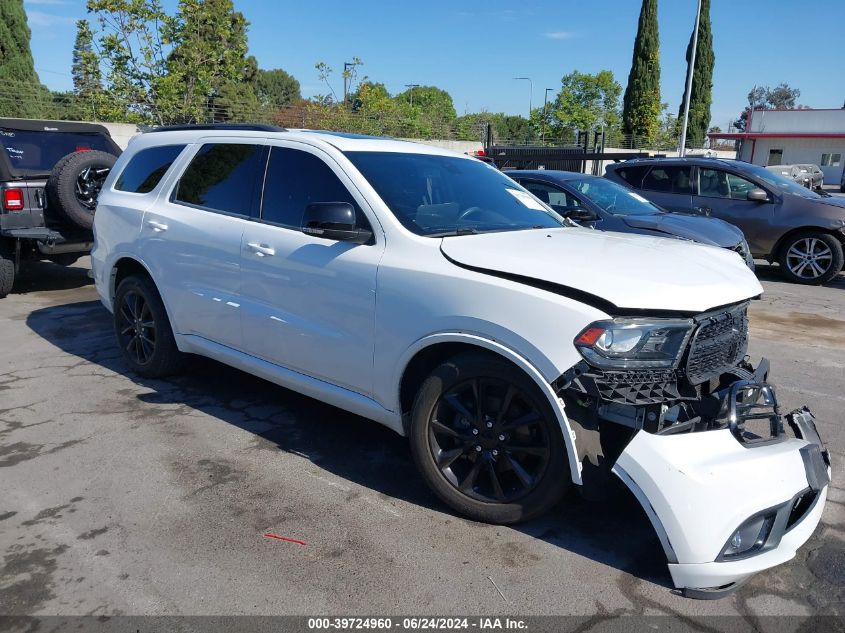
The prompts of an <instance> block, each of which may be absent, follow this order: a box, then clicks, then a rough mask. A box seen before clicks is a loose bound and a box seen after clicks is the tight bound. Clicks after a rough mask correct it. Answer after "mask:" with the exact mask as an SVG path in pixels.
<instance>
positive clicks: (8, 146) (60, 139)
mask: <svg viewBox="0 0 845 633" xmlns="http://www.w3.org/2000/svg"><path fill="white" fill-rule="evenodd" d="M89 149H96V150H100V151H102V152H108V153H109V154H113V153H114V152H115V150H114V147H113V146H112V144H111V143H110V142H109V139H108V138H107V137H105V136H103V135H102V134H77V133H71V132H58V131H49V132H35V131H31V130H15V129H12V128H4V127H0V151H3V152H5V154H6V156H8V158H9V162H10V163H11V164H12V169H22V170H28V171H35V172H39V173H45V174H49V173H50V171H52V169H53V167H54V166H55V165H56V163H57V162H59V160H61V159H62V158H64V157H65V156H67V155H68V154H71V153H73V152H81V151H84V150H89Z"/></svg>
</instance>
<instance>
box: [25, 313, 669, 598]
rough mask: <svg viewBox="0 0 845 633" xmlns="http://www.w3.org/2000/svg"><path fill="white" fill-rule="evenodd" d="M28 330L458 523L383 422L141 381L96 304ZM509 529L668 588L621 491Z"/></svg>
mask: <svg viewBox="0 0 845 633" xmlns="http://www.w3.org/2000/svg"><path fill="white" fill-rule="evenodd" d="M27 325H28V326H29V327H30V328H31V329H32V330H33V331H34V332H35V333H37V334H38V335H39V336H41V337H42V338H44V339H46V340H47V341H49V342H50V343H52V344H53V345H56V346H57V347H59V348H60V349H62V350H63V351H65V352H66V353H68V354H72V355H74V356H77V357H79V358H82V359H85V360H87V361H89V362H92V363H96V364H98V365H101V366H103V367H105V368H107V369H109V370H111V371H114V372H117V373H120V374H123V375H125V376H126V377H127V378H128V379H130V380H132V381H134V382H135V383H136V384H139V385H142V386H144V387H145V388H148V389H150V390H152V393H145V394H141V395H137V396H134V397H136V398H137V399H138V400H140V401H141V402H143V403H148V404H171V403H174V404H180V405H187V406H190V407H192V408H194V409H196V410H198V411H202V412H203V413H205V414H207V415H210V416H214V417H216V418H218V419H220V420H223V421H225V422H227V423H229V424H232V425H234V426H237V427H238V428H241V429H244V430H247V431H249V432H251V433H253V434H254V435H255V436H256V438H257V440H256V443H255V448H256V449H257V450H271V451H278V450H281V451H287V452H291V453H295V454H297V455H300V456H304V457H306V458H307V459H309V460H311V461H312V462H313V463H315V464H317V465H318V466H319V467H320V468H323V469H325V470H326V471H328V472H331V473H333V474H335V475H337V476H339V477H342V478H343V479H346V480H348V481H350V482H354V483H356V484H358V485H361V486H364V487H366V488H369V489H371V490H373V491H375V492H376V493H382V494H385V495H388V496H391V497H395V498H397V499H402V500H404V501H406V502H409V503H412V504H416V505H419V506H423V507H426V508H430V509H434V510H436V511H438V512H446V513H451V511H450V510H449V509H448V508H447V507H446V506H445V505H443V504H442V503H441V502H440V501H439V500H438V499H437V498H436V497H435V496H434V495H433V493H431V492H430V491H429V490H428V488H427V487H426V486H425V484H424V483H423V482H422V480H421V479H420V478H419V476H418V475H417V473H416V470H415V467H414V465H413V461H412V458H411V454H410V450H409V448H408V444H407V440H406V439H405V438H402V437H400V436H398V435H396V434H395V433H393V432H392V431H390V430H389V429H387V428H385V427H383V426H381V425H379V424H377V423H376V422H372V421H370V420H366V419H364V418H361V417H358V416H355V415H352V414H350V413H347V412H345V411H342V410H340V409H337V408H334V407H332V406H329V405H326V404H323V403H321V402H319V401H316V400H313V399H311V398H308V397H305V396H302V395H300V394H298V393H295V392H293V391H290V390H288V389H284V388H282V387H279V386H277V385H274V384H272V383H269V382H267V381H264V380H262V379H259V378H256V377H254V376H251V375H249V374H246V373H243V372H241V371H239V370H236V369H232V368H230V367H228V366H226V365H223V364H221V363H217V362H215V361H212V360H209V359H205V358H201V357H196V356H192V357H191V362H190V368H189V371H188V372H187V373H186V374H184V375H182V376H178V377H174V378H172V379H170V380H167V381H160V380H147V379H143V378H140V377H138V376H135V375H134V374H131V373H129V372H128V370H127V368H126V367H125V365H124V364H123V360H122V358H121V357H120V353H119V351H118V349H117V347H116V344H115V341H114V335H113V333H112V323H111V316H110V315H109V313H108V312H107V311H106V310H105V309H104V308H103V307H102V306H101V305H100V304H99V303H98V302H95V301H88V302H83V303H74V304H66V305H57V306H52V307H48V308H43V309H40V310H36V311H34V312H32V313H31V314H30V316H29V317H28V319H27ZM127 397H133V396H127ZM509 529H510V528H509ZM512 529H515V530H518V531H520V532H522V533H524V534H527V535H530V536H532V537H535V538H538V539H542V540H544V541H546V542H549V543H551V544H554V545H556V546H558V547H561V548H563V549H566V550H568V551H571V552H574V553H577V554H579V555H581V556H584V557H587V558H590V559H592V560H595V561H598V562H601V563H603V564H605V565H608V566H609V567H613V568H615V569H619V570H622V571H625V572H628V573H630V574H631V575H633V576H635V577H637V578H641V579H647V580H649V581H650V582H654V583H656V584H658V585H662V586H664V587H671V582H670V579H669V576H668V571H667V569H666V565H665V557H664V554H663V550H662V548H661V546H660V544H659V541H658V539H657V537H656V535H655V534H654V531H653V529H652V527H651V525H650V523H649V522H648V519H647V518H646V516H645V514H644V513H643V511H642V509H641V508H640V507H639V505H638V503H637V502H636V500H635V499H634V498H633V496H632V495H630V494H629V493H628V492H627V490H624V489H623V488H622V486H621V484H620V485H619V489H618V490H615V491H613V495H612V498H611V499H610V500H609V501H605V502H596V501H592V502H587V501H585V500H583V499H581V498H580V496H579V495H578V494H577V492H574V491H573V492H571V493H570V494H569V495H568V496H567V497H566V499H565V500H564V501H563V502H562V503H561V504H560V505H559V506H558V507H557V508H556V509H554V510H553V511H552V512H550V513H548V514H547V515H546V516H544V517H541V518H539V519H536V520H534V521H530V522H528V523H525V524H522V525H519V526H516V527H514V528H512Z"/></svg>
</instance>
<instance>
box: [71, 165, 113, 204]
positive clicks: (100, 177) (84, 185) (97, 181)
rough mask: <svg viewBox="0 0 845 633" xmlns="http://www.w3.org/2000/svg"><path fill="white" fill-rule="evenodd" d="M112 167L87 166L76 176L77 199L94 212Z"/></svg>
mask: <svg viewBox="0 0 845 633" xmlns="http://www.w3.org/2000/svg"><path fill="white" fill-rule="evenodd" d="M110 171H111V167H86V168H85V169H83V170H82V172H81V173H80V174H79V176H77V178H76V199H77V200H78V201H79V204H81V205H82V206H83V207H85V208H86V209H89V210H90V211H91V212H93V211H94V210H95V209H96V208H97V196H99V195H100V190H101V189H102V188H103V183H104V182H105V181H106V177H107V176H108V175H109V172H110Z"/></svg>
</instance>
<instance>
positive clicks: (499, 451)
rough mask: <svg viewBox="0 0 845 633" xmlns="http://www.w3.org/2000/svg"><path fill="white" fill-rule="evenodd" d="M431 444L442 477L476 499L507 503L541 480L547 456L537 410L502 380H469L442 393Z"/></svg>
mask: <svg viewBox="0 0 845 633" xmlns="http://www.w3.org/2000/svg"><path fill="white" fill-rule="evenodd" d="M429 446H430V449H431V453H432V457H433V459H434V460H435V462H436V463H437V467H438V468H439V469H440V472H441V474H442V475H443V477H444V478H445V479H446V480H447V481H448V482H449V483H450V484H452V485H453V486H454V487H455V488H457V489H458V490H459V491H460V492H461V493H463V494H465V495H467V496H470V497H472V498H473V499H477V500H479V501H486V502H496V503H508V502H511V501H515V500H517V499H520V498H521V497H524V496H525V495H527V494H528V493H530V492H531V491H532V490H533V489H534V488H535V487H536V486H537V484H538V482H539V481H540V480H541V479H542V477H543V474H544V473H545V471H546V468H547V466H548V462H549V454H550V452H551V448H550V441H549V436H548V432H547V431H546V428H545V425H544V421H543V418H542V415H541V414H540V412H539V411H538V410H537V408H536V406H535V405H534V404H532V402H531V401H530V400H529V399H527V398H526V397H525V396H524V394H522V393H521V392H520V390H519V389H518V388H517V387H516V386H514V385H512V384H508V383H506V382H504V381H502V380H496V379H491V378H472V379H470V380H467V381H464V382H461V383H458V384H457V385H455V386H453V387H451V388H450V389H449V390H448V391H446V392H444V393H443V395H441V397H440V399H439V400H438V402H437V405H436V406H435V407H434V409H433V410H432V412H431V419H430V422H429Z"/></svg>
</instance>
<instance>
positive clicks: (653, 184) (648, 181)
mask: <svg viewBox="0 0 845 633" xmlns="http://www.w3.org/2000/svg"><path fill="white" fill-rule="evenodd" d="M642 188H643V189H645V190H647V191H657V192H660V193H685V194H691V193H692V168H691V167H669V166H667V167H653V168H652V169H651V171H650V172H648V175H647V176H646V177H645V179H644V180H643V187H642Z"/></svg>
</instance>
